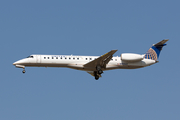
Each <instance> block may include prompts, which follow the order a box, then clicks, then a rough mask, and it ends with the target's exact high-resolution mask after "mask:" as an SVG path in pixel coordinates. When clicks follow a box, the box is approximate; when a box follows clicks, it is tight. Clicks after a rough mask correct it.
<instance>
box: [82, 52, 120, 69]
mask: <svg viewBox="0 0 180 120" xmlns="http://www.w3.org/2000/svg"><path fill="white" fill-rule="evenodd" d="M116 51H117V50H111V51H110V52H108V53H106V54H104V55H102V56H100V57H98V58H97V59H95V60H93V61H91V62H89V63H87V64H85V65H84V67H85V68H95V69H96V67H97V66H100V67H101V68H106V64H107V63H108V62H109V61H110V60H111V58H112V57H113V54H114V53H115V52H116Z"/></svg>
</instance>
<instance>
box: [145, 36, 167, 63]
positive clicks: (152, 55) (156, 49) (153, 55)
mask: <svg viewBox="0 0 180 120" xmlns="http://www.w3.org/2000/svg"><path fill="white" fill-rule="evenodd" d="M168 40H169V39H164V40H162V41H161V42H158V43H156V44H153V46H152V47H151V48H150V49H149V50H148V51H147V52H146V54H145V55H144V58H145V59H151V60H155V61H158V58H159V55H160V52H161V50H162V48H163V47H164V46H165V45H166V44H165V43H166V42H167V41H168Z"/></svg>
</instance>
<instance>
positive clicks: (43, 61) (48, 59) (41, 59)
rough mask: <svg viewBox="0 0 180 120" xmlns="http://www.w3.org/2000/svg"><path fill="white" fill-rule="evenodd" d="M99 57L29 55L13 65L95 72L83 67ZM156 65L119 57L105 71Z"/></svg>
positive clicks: (145, 60) (145, 61)
mask: <svg viewBox="0 0 180 120" xmlns="http://www.w3.org/2000/svg"><path fill="white" fill-rule="evenodd" d="M98 57H99V56H74V55H31V56H30V57H28V58H24V59H21V60H19V61H17V62H15V63H13V65H15V66H16V67H20V68H25V67H67V68H72V69H76V70H83V71H95V70H96V69H95V68H94V67H92V68H91V67H88V68H85V67H84V65H85V64H86V63H89V62H91V61H93V60H95V59H97V58H98ZM154 63H156V61H155V60H151V59H143V60H141V61H137V62H127V61H122V60H121V57H118V56H117V57H112V59H111V60H110V61H109V63H108V64H107V65H106V68H102V70H103V71H105V70H112V69H136V68H142V67H146V66H149V65H152V64H154Z"/></svg>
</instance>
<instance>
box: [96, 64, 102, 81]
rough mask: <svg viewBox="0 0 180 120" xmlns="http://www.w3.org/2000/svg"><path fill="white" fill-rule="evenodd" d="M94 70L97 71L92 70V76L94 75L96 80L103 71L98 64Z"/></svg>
mask: <svg viewBox="0 0 180 120" xmlns="http://www.w3.org/2000/svg"><path fill="white" fill-rule="evenodd" d="M96 70H97V71H94V77H95V79H96V80H98V79H99V77H101V74H102V73H103V71H102V70H101V67H100V66H97V67H96Z"/></svg>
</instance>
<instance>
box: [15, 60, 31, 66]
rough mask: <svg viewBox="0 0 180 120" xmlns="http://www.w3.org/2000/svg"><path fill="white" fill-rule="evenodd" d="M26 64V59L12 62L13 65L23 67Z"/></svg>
mask: <svg viewBox="0 0 180 120" xmlns="http://www.w3.org/2000/svg"><path fill="white" fill-rule="evenodd" d="M26 63H28V59H22V60H18V61H16V62H14V63H13V65H24V64H26Z"/></svg>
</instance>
